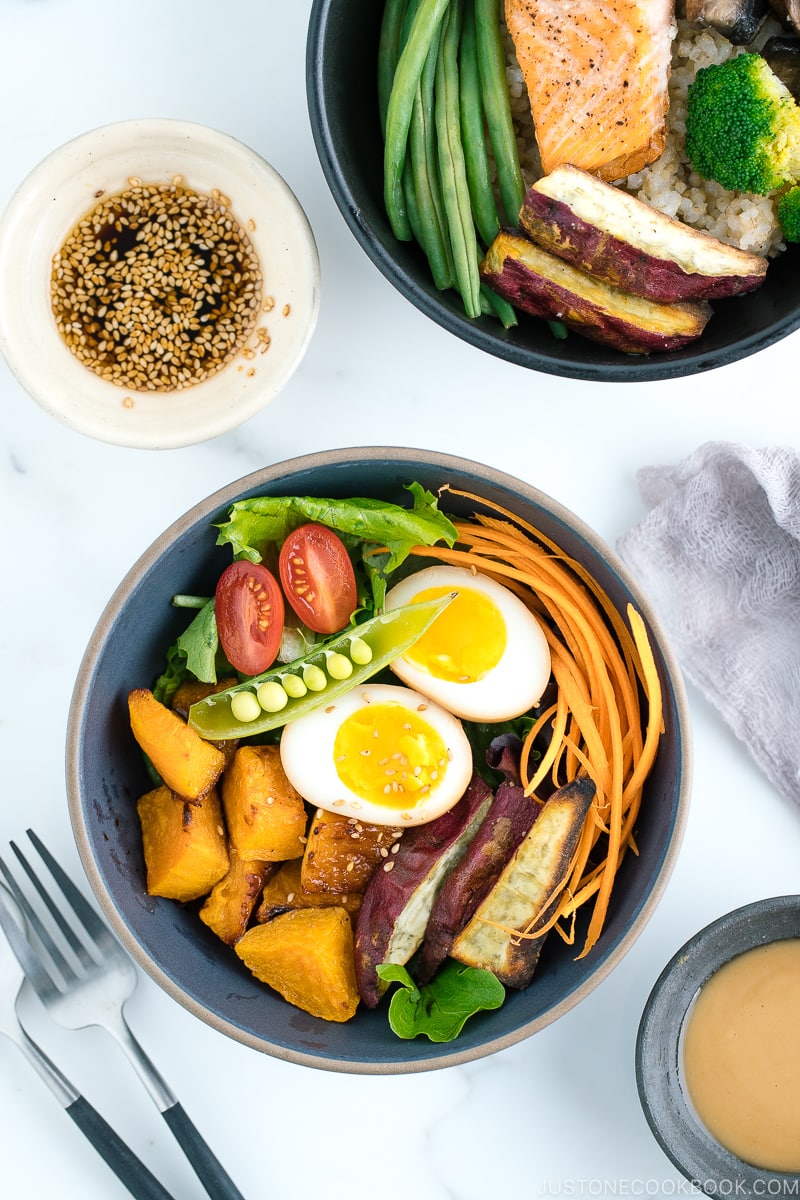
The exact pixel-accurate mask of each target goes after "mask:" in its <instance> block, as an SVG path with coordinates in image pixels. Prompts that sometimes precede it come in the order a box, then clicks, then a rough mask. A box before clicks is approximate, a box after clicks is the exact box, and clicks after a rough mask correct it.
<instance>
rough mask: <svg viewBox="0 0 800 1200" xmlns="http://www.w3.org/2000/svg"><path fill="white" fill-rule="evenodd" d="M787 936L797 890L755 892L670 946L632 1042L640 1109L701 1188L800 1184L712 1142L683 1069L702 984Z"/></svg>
mask: <svg viewBox="0 0 800 1200" xmlns="http://www.w3.org/2000/svg"><path fill="white" fill-rule="evenodd" d="M786 938H800V895H783V896H772V897H768V898H766V899H762V900H755V901H753V902H751V903H749V904H744V905H742V906H741V907H739V908H735V909H732V910H731V911H730V912H727V913H724V914H723V915H722V916H720V917H717V918H716V919H715V920H713V921H710V922H709V923H708V924H707V925H705V926H704V927H703V928H702V929H701V930H699V931H698V932H697V933H695V934H694V935H693V936H692V937H690V938H689V939H688V941H686V942H685V943H684V944H683V946H681V947H680V949H679V950H677V951H676V952H675V954H674V955H673V956H672V958H671V959H670V960H669V962H668V963H667V964H666V966H665V967H664V969H663V971H662V972H661V974H660V975H659V977H658V979H657V980H656V982H655V984H654V985H653V988H652V991H651V992H650V995H649V997H648V999H647V1002H646V1004H645V1007H644V1010H643V1012H642V1017H641V1021H640V1024H639V1029H638V1033H637V1038H636V1050H635V1060H636V1085H637V1090H638V1092H639V1100H640V1103H641V1106H642V1110H643V1112H644V1115H645V1118H646V1120H647V1123H648V1125H649V1126H650V1129H651V1131H652V1133H653V1136H654V1137H655V1139H656V1141H657V1142H658V1143H659V1145H660V1146H661V1149H662V1150H663V1151H664V1153H665V1154H666V1155H667V1157H668V1158H669V1159H670V1161H671V1162H672V1163H673V1165H674V1166H676V1167H677V1168H678V1170H679V1171H680V1172H681V1173H682V1174H683V1175H684V1176H685V1177H686V1178H687V1179H689V1180H691V1181H692V1182H693V1183H694V1184H696V1186H697V1187H698V1188H700V1189H701V1191H702V1192H703V1194H704V1195H705V1194H709V1195H728V1194H729V1195H737V1196H739V1195H744V1196H774V1195H783V1194H785V1195H796V1194H797V1187H798V1185H800V1172H794V1171H774V1170H766V1169H764V1168H761V1167H756V1166H753V1165H752V1163H748V1162H745V1161H743V1160H742V1159H740V1158H739V1157H738V1156H737V1155H735V1154H732V1153H731V1151H729V1150H727V1149H726V1148H725V1147H724V1146H722V1145H721V1144H720V1143H719V1142H717V1141H716V1140H715V1139H714V1138H713V1137H712V1136H711V1135H710V1134H709V1133H708V1132H707V1131H706V1129H705V1127H704V1126H703V1125H702V1124H701V1122H700V1121H699V1120H698V1118H697V1116H696V1115H695V1113H694V1110H693V1109H692V1106H691V1104H690V1102H689V1101H688V1099H687V1097H686V1095H685V1093H684V1090H683V1086H682V1082H681V1069H680V1045H681V1035H682V1032H683V1027H684V1023H685V1020H686V1017H687V1015H688V1013H689V1011H690V1009H691V1006H692V1002H693V1001H694V999H695V997H696V996H697V994H698V992H699V991H700V989H701V988H702V987H703V986H704V984H706V983H707V982H708V980H709V979H710V978H711V976H712V975H713V974H714V972H715V971H717V970H718V969H719V968H720V967H722V966H724V965H725V964H726V963H728V962H730V961H731V959H733V958H736V957H737V956H738V955H740V954H743V953H745V952H746V951H747V950H751V949H754V948H755V947H757V946H762V945H767V944H770V943H772V942H776V941H782V940H785V939H786ZM775 1180H779V1181H782V1182H783V1183H784V1184H791V1185H792V1189H791V1191H790V1190H788V1188H787V1189H786V1190H785V1191H783V1192H780V1191H775V1190H770V1187H769V1184H770V1181H775ZM726 1186H730V1187H731V1190H730V1191H729V1192H726V1191H725V1190H723V1189H724V1188H725V1187H726Z"/></svg>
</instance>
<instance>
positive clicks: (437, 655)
mask: <svg viewBox="0 0 800 1200" xmlns="http://www.w3.org/2000/svg"><path fill="white" fill-rule="evenodd" d="M453 591H456V592H457V593H458V594H457V596H456V597H455V599H454V600H452V601H451V603H450V604H448V606H447V608H446V609H445V610H444V612H442V613H441V614H440V615H439V616H438V617H437V618H436V620H435V621H434V622H433V624H432V625H431V626H430V627H429V628H428V629H427V630H426V632H425V633H424V634H423V635H422V637H421V638H419V639H418V640H417V641H416V642H415V643H414V645H413V646H412V647H411V648H410V649H409V650H407V651H406V652H405V654H403V655H402V656H401V657H400V658H397V659H395V660H394V662H393V663H392V664H391V666H392V670H393V671H394V672H395V674H396V675H398V676H399V677H400V678H401V679H402V680H403V682H404V683H407V684H408V686H409V687H412V688H415V689H416V690H417V691H419V692H422V693H423V694H424V695H426V696H430V697H431V699H433V700H436V701H437V702H438V703H439V704H441V705H442V706H443V707H444V708H446V709H448V710H449V711H450V712H452V713H455V714H456V715H457V716H459V717H464V718H465V719H466V720H470V721H507V720H510V719H511V718H513V717H518V716H521V715H522V713H524V712H527V711H528V709H529V708H532V707H533V705H535V704H536V703H538V701H539V699H540V697H541V695H542V692H543V691H544V689H545V687H546V686H547V683H548V680H549V679H550V648H549V646H548V645H547V639H546V638H545V635H544V632H543V630H542V627H541V625H540V624H539V622H538V621H537V619H536V617H535V616H534V615H533V613H531V612H530V611H529V609H528V608H526V606H525V605H524V604H523V603H522V601H521V600H520V599H519V597H518V596H515V595H514V593H513V592H511V591H509V589H508V588H506V587H503V585H502V584H500V583H497V582H496V580H494V579H491V578H490V577H489V576H488V575H481V574H476V573H473V572H472V571H470V570H467V569H465V568H463V567H449V566H437V567H426V568H425V569H424V570H422V571H417V572H416V573H415V574H413V575H409V576H407V577H406V578H405V579H404V580H403V581H402V582H401V583H398V584H396V585H395V587H393V588H391V589H390V591H389V592H388V593H387V595H386V607H387V609H388V608H397V607H398V606H399V605H401V604H414V603H416V602H417V601H420V600H429V599H432V598H433V597H435V596H442V595H446V594H447V593H448V592H453Z"/></svg>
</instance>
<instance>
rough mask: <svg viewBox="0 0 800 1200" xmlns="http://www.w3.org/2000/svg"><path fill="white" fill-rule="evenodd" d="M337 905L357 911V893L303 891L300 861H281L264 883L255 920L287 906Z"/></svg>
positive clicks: (273, 914)
mask: <svg viewBox="0 0 800 1200" xmlns="http://www.w3.org/2000/svg"><path fill="white" fill-rule="evenodd" d="M337 905H338V907H339V908H344V909H346V911H347V912H349V913H355V912H358V909H359V907H360V905H361V896H360V895H359V894H353V895H351V894H348V893H340V892H307V891H306V890H305V889H304V887H303V877H302V869H301V860H300V859H299V858H293V859H291V860H290V861H289V862H285V863H283V864H282V866H280V867H279V868H278V870H277V871H276V873H275V874H274V875H273V876H272V877H271V878H270V879H269V880H268V881H267V883H266V884H265V885H264V890H263V892H262V893H261V901H260V903H259V905H258V908H257V909H256V911H255V919H256V921H258V922H264V921H269V920H271V919H272V917H274V916H276V915H277V914H278V913H279V912H285V911H286V909H287V908H330V907H336V906H337Z"/></svg>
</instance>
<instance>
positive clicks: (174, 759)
mask: <svg viewBox="0 0 800 1200" xmlns="http://www.w3.org/2000/svg"><path fill="white" fill-rule="evenodd" d="M128 711H129V713H130V721H131V730H132V731H133V736H134V737H135V738H136V741H137V742H138V743H139V745H140V746H141V748H142V750H143V751H144V753H145V754H146V755H147V757H148V758H149V759H150V762H151V763H152V764H153V766H154V768H155V770H156V771H157V772H158V774H159V776H160V777H161V779H162V780H163V781H164V783H165V784H166V785H167V787H168V788H170V790H171V791H173V792H177V794H178V795H179V796H185V797H186V799H188V800H197V799H199V798H200V797H201V796H204V795H205V794H206V792H208V791H210V789H211V788H212V787H214V785H215V784H216V782H217V780H218V779H219V777H220V775H221V774H222V771H223V768H224V766H225V755H224V754H223V753H222V752H221V751H220V750H218V749H217V747H216V746H213V745H212V744H211V742H206V741H204V740H203V739H202V738H201V737H200V735H199V734H198V733H195V731H194V729H192V728H190V726H189V725H187V724H186V722H185V721H184V720H183V719H182V718H181V717H180V716H179V715H178V714H177V713H176V712H173V711H172V709H170V708H167V707H166V705H165V704H162V703H161V701H160V700H157V699H156V698H155V696H154V695H153V693H152V692H151V691H148V689H147V688H136V689H135V690H134V691H132V692H131V693H130V694H129V696H128Z"/></svg>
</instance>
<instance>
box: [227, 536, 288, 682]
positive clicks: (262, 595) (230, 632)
mask: <svg viewBox="0 0 800 1200" xmlns="http://www.w3.org/2000/svg"><path fill="white" fill-rule="evenodd" d="M214 611H215V613H216V617H217V632H218V633H219V640H220V643H221V644H222V649H223V650H224V651H225V654H226V656H227V659H228V661H229V663H230V664H231V666H232V667H235V668H236V670H237V671H241V673H242V674H243V675H260V674H261V672H262V671H266V669H267V667H269V666H271V665H272V663H273V662H274V661H275V657H276V655H277V653H278V650H279V649H280V644H281V634H282V633H283V614H284V606H283V596H282V594H281V589H280V586H279V584H278V581H277V579H276V578H275V576H274V575H273V574H272V573H271V572H270V571H268V570H267V568H266V567H264V566H262V565H261V563H252V562H248V561H247V560H245V559H240V560H239V561H238V562H234V563H231V565H230V566H229V567H226V569H225V570H224V571H223V572H222V574H221V575H220V577H219V582H218V584H217V590H216V593H215V596H214Z"/></svg>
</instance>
